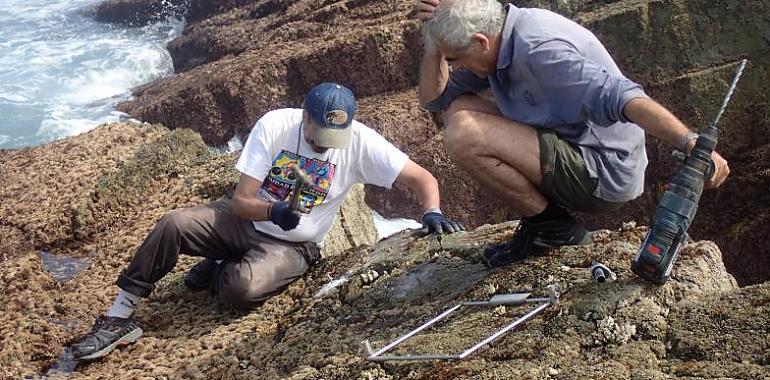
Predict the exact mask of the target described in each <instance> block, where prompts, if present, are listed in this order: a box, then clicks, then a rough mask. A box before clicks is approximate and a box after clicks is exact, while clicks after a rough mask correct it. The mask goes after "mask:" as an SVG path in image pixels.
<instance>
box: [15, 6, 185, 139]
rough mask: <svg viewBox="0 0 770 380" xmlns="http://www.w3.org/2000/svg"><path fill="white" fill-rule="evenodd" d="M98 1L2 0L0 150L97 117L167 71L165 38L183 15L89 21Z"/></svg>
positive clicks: (112, 114) (177, 29)
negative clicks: (126, 23)
mask: <svg viewBox="0 0 770 380" xmlns="http://www.w3.org/2000/svg"><path fill="white" fill-rule="evenodd" d="M100 2H101V0H6V1H3V5H2V7H0V41H2V42H0V134H1V135H3V136H6V138H5V139H4V140H3V141H0V148H4V147H12V148H15V147H22V146H30V145H38V144H41V143H45V142H48V141H51V140H53V139H58V138H62V137H66V136H70V135H74V134H78V133H82V132H84V131H86V130H89V129H91V128H93V127H95V126H97V125H99V124H102V123H104V122H111V121H118V120H122V119H125V115H124V114H121V113H119V112H116V111H115V106H116V105H117V104H118V102H120V101H122V100H126V99H129V98H130V90H131V88H133V87H135V86H138V85H140V84H144V83H147V82H149V81H152V80H154V79H157V78H160V77H163V76H166V75H169V74H171V73H172V72H173V66H172V62H171V57H170V56H169V54H168V52H167V51H166V49H165V45H166V43H168V41H170V40H171V39H172V38H174V37H176V36H178V35H179V34H180V33H181V29H182V27H183V21H181V20H170V21H166V22H161V23H157V24H153V25H149V26H146V27H143V28H123V27H117V26H110V25H106V24H100V23H96V22H94V21H93V20H92V19H90V18H89V17H88V16H86V14H88V13H89V12H88V11H87V10H88V9H91V8H93V7H94V6H96V5H97V4H98V3H100Z"/></svg>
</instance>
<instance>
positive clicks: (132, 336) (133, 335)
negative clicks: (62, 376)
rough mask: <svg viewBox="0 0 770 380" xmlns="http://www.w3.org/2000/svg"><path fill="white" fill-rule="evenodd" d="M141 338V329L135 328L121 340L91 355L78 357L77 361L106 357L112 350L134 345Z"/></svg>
mask: <svg viewBox="0 0 770 380" xmlns="http://www.w3.org/2000/svg"><path fill="white" fill-rule="evenodd" d="M141 336H142V329H141V328H139V327H137V328H136V330H134V331H131V332H130V333H128V334H126V335H124V336H123V337H122V338H120V339H118V340H116V341H115V343H113V344H111V345H109V346H107V347H104V348H102V349H101V350H99V351H96V352H94V353H93V354H90V355H86V356H83V357H80V358H78V360H94V359H99V358H101V357H103V356H107V354H109V353H110V352H112V350H114V349H115V348H116V347H118V346H122V345H126V344H131V343H134V342H136V341H137V340H138V339H139V338H140V337H141Z"/></svg>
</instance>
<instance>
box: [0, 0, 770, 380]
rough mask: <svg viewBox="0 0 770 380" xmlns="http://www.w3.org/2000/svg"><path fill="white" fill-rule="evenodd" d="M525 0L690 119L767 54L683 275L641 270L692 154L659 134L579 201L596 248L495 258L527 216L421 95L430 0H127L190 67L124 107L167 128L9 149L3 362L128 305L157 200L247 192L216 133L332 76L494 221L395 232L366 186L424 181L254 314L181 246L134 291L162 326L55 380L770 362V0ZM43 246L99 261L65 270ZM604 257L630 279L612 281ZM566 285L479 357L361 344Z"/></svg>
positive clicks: (179, 64) (149, 325)
mask: <svg viewBox="0 0 770 380" xmlns="http://www.w3.org/2000/svg"><path fill="white" fill-rule="evenodd" d="M516 3H517V4H518V5H521V6H540V7H545V8H549V7H550V8H551V9H553V10H555V11H558V12H560V13H562V14H565V15H567V16H569V17H572V18H573V19H576V20H578V21H579V22H581V23H582V24H584V25H586V26H588V27H589V28H590V29H592V30H593V31H595V32H596V33H597V35H599V37H600V39H602V41H604V42H606V43H607V46H608V49H610V51H611V53H612V54H613V55H614V56H615V57H616V58H617V60H618V63H619V64H620V65H621V67H622V68H623V69H624V71H625V72H626V73H627V74H628V75H629V76H630V77H632V78H634V79H635V80H637V81H639V82H640V83H642V84H643V85H644V86H645V88H646V90H647V91H648V93H650V94H651V95H652V96H653V97H654V98H656V99H658V100H659V101H660V102H661V103H663V104H665V105H666V106H668V107H670V108H672V109H673V110H674V111H675V112H676V113H677V115H679V116H681V117H682V118H683V119H684V120H685V121H686V122H687V123H688V124H690V125H691V126H693V127H695V126H699V125H705V123H707V122H708V121H709V119H711V118H712V117H713V114H714V113H715V111H716V109H717V108H718V106H719V102H721V99H722V97H723V95H724V91H725V90H726V88H727V81H728V80H729V78H730V76H731V74H732V71H733V69H734V67H735V62H737V61H738V60H739V59H740V58H743V57H746V58H749V60H750V66H749V68H748V70H747V72H746V74H745V76H744V78H743V79H742V81H741V84H740V87H739V90H738V92H737V93H736V95H735V97H734V99H733V101H732V102H731V104H730V107H729V108H728V110H727V112H726V114H725V115H724V116H723V119H722V120H723V121H722V124H721V135H720V142H719V145H718V147H719V150H720V151H721V152H722V153H723V154H724V155H725V157H726V158H727V159H728V160H729V161H730V163H731V168H732V175H731V177H730V179H729V180H728V182H727V183H726V184H725V186H723V187H722V188H721V189H719V190H718V191H709V192H706V193H704V197H703V200H702V202H701V208H700V210H699V213H698V216H697V217H696V219H695V223H694V225H693V228H692V232H693V236H694V237H695V240H696V242H695V243H693V244H689V245H688V246H686V247H685V249H684V251H683V253H682V255H681V257H680V261H679V262H678V263H677V266H676V269H675V272H674V277H673V279H672V281H670V282H669V283H667V284H666V285H664V286H660V287H659V286H652V285H649V284H646V283H644V282H641V281H640V280H639V279H638V278H636V277H635V276H634V275H633V274H632V273H631V272H630V270H629V260H630V258H631V256H633V255H634V254H635V253H636V249H637V247H638V246H639V244H640V240H641V238H642V236H643V235H644V233H645V231H646V227H642V226H643V225H645V224H647V222H648V220H649V217H650V213H651V211H652V210H653V208H654V205H655V203H656V199H657V197H658V196H659V195H660V191H659V189H660V186H661V184H662V183H663V182H664V181H665V179H666V178H667V177H668V176H669V175H670V174H671V173H672V172H673V170H674V168H675V163H674V162H673V161H672V160H671V159H670V158H669V157H668V154H669V152H670V150H669V148H667V147H665V146H663V145H662V144H660V143H658V142H657V141H656V140H654V139H649V140H648V143H647V144H648V152H649V153H650V158H651V164H650V167H649V169H648V180H647V184H646V195H645V196H644V197H642V198H641V199H639V200H637V201H635V202H633V203H632V204H631V205H629V206H626V207H624V208H623V209H622V210H621V211H619V212H617V213H615V214H611V215H607V216H604V217H601V218H596V217H591V216H588V215H581V220H584V221H586V222H587V223H589V224H590V225H591V226H592V227H594V228H595V229H596V231H594V232H593V237H594V240H595V244H593V245H591V246H588V247H572V248H563V249H560V250H557V251H554V252H551V254H550V255H547V256H542V257H534V258H531V259H529V260H526V261H524V262H522V263H520V264H517V265H514V266H512V267H511V268H509V269H505V270H499V271H488V270H487V269H485V267H484V266H483V265H481V264H479V263H478V255H479V253H480V251H481V249H482V247H483V245H484V244H487V243H491V242H498V241H503V240H504V239H507V238H509V237H510V234H511V233H512V232H513V229H514V226H515V222H507V223H502V222H504V221H505V220H508V219H510V218H512V217H513V215H510V214H509V213H508V212H507V211H506V209H505V208H504V207H503V206H504V205H502V204H500V203H499V202H497V201H495V200H493V199H489V196H488V195H487V194H486V193H485V192H484V191H483V189H480V188H478V187H477V186H475V185H474V184H472V183H470V181H467V180H466V178H465V176H464V175H463V174H462V172H460V171H459V170H458V169H457V168H455V167H454V165H453V164H452V163H451V162H450V161H449V160H448V158H447V157H446V154H445V152H444V149H443V145H442V139H441V132H440V126H438V125H437V124H436V120H437V119H436V118H435V115H431V114H430V113H428V112H426V111H424V110H422V109H421V108H420V106H419V104H418V103H417V100H416V94H415V91H414V86H415V84H416V78H417V77H416V70H417V62H418V61H419V54H420V46H419V25H418V23H417V22H416V21H414V20H412V19H410V18H409V13H410V11H411V4H412V2H411V1H404V0H396V1H384V2H383V1H379V2H376V1H370V0H348V1H333V0H329V1H310V0H230V1H223V2H205V1H201V0H188V1H184V2H182V1H181V0H180V1H160V0H110V1H106V2H104V3H103V4H102V5H100V7H99V8H98V9H97V11H96V15H97V16H96V17H97V18H98V19H100V20H103V21H110V22H120V23H126V24H130V25H140V24H142V23H144V22H149V21H152V20H154V19H155V18H157V17H165V16H166V15H172V14H175V13H178V12H184V13H185V15H186V18H187V21H188V24H187V26H186V28H185V31H184V33H183V35H182V36H181V37H179V38H178V39H177V40H175V41H173V42H171V43H170V45H169V50H170V51H171V53H172V57H173V58H174V65H175V68H176V69H177V74H176V75H174V76H171V77H169V78H165V79H162V80H159V81H156V82H153V83H149V84H146V85H143V86H140V87H139V88H137V89H135V98H134V99H133V100H131V101H129V102H126V103H123V104H122V105H121V106H120V108H121V109H122V110H124V111H126V112H128V113H130V114H131V115H132V116H134V117H137V118H139V119H141V120H144V121H147V122H150V123H155V124H114V125H107V126H101V127H99V128H97V129H95V130H93V131H90V132H88V133H85V134H83V135H80V136H76V137H72V138H68V139H65V140H61V141H57V142H54V143H51V144H48V145H45V146H41V147H35V148H26V149H20V150H0V199H2V200H3V201H2V202H1V203H0V236H2V237H3V239H2V240H0V268H1V269H0V289H3V291H2V292H0V305H3V306H2V313H0V379H5V378H8V379H18V378H25V377H26V378H40V377H41V376H42V375H43V374H45V373H46V371H47V370H48V369H49V368H51V367H52V366H55V365H56V363H57V361H58V358H59V355H60V354H61V352H62V348H63V347H64V346H65V345H66V344H67V343H68V342H70V341H71V340H72V339H73V338H74V337H75V336H77V335H78V334H82V333H83V332H85V331H86V330H87V329H88V328H89V326H90V323H91V321H92V320H93V318H94V317H95V316H96V315H97V314H99V313H101V312H102V311H103V310H104V309H105V308H106V307H107V306H108V305H109V303H110V302H111V301H112V299H113V297H114V294H115V293H116V289H115V287H114V286H111V284H112V282H113V281H114V279H115V278H116V276H117V274H118V273H119V271H120V270H121V269H122V268H123V267H124V266H125V265H126V263H127V262H128V260H129V259H130V258H131V255H132V254H133V251H134V250H135V248H136V247H137V246H138V245H139V244H140V243H141V241H142V239H143V238H144V236H145V234H146V233H147V231H148V230H149V229H150V228H151V227H152V226H153V224H154V223H155V222H156V221H157V220H158V218H160V217H161V216H162V215H163V214H164V213H165V212H167V211H169V210H172V209H175V208H180V207H187V206H192V205H196V204H200V203H203V202H207V201H210V200H212V199H216V198H218V197H220V196H222V195H224V194H226V193H227V192H228V191H229V190H230V189H232V187H233V186H234V184H235V181H236V180H237V173H236V172H235V169H234V167H233V166H234V161H235V159H236V154H223V153H220V152H218V151H217V150H216V149H212V148H211V146H215V147H216V146H222V145H224V144H225V143H226V142H227V141H228V140H229V139H230V138H232V137H233V136H239V137H241V138H243V137H245V136H246V135H247V133H248V131H249V129H250V128H251V125H252V124H253V122H254V121H255V120H256V119H257V118H258V117H259V116H261V114H262V113H264V112H266V111H267V110H269V109H272V108H277V107H284V106H298V105H299V103H300V99H301V94H302V93H303V92H304V90H305V89H306V88H307V87H309V86H310V85H311V84H314V83H316V82H319V81H322V80H329V79H333V80H336V81H340V82H343V83H345V84H347V85H349V86H350V87H351V88H353V90H354V91H355V92H356V93H357V94H358V96H359V97H360V98H361V100H360V119H361V120H362V121H364V122H366V123H368V124H369V125H370V126H372V127H373V128H375V129H377V130H378V131H380V132H381V133H382V134H383V135H384V136H385V137H387V138H388V139H390V140H391V141H394V142H395V143H396V145H397V146H399V147H401V148H402V149H403V150H405V151H406V152H408V153H409V154H410V156H411V157H412V159H414V160H415V161H417V162H418V163H420V164H421V165H423V166H425V167H427V168H429V169H430V170H431V171H432V172H434V173H435V174H436V176H437V177H438V178H439V181H440V186H441V190H442V201H443V202H442V203H443V206H442V208H444V209H445V211H446V212H447V213H450V214H452V215H453V216H457V217H459V218H460V219H461V220H463V221H464V222H466V223H467V224H468V225H470V226H473V227H478V228H476V229H474V230H473V231H471V232H468V233H462V234H459V235H456V236H452V237H448V238H445V239H443V240H442V241H437V240H436V239H432V238H426V237H419V236H417V235H415V234H413V233H410V232H403V233H400V234H398V235H397V236H395V237H393V238H390V239H387V240H383V241H380V242H377V241H376V233H375V231H374V227H373V222H372V220H371V217H370V214H369V212H368V208H367V205H366V204H368V205H369V206H371V207H372V208H374V209H376V210H377V211H379V212H381V213H383V214H384V215H386V216H408V217H413V216H414V215H415V214H416V213H417V212H418V210H414V209H412V208H411V207H410V206H406V204H409V203H410V202H404V199H405V198H409V197H410V195H409V194H408V193H407V192H406V191H405V189H400V188H396V189H394V190H391V191H384V190H383V189H377V188H367V189H366V192H365V195H364V191H363V189H357V191H356V192H354V194H353V195H352V196H351V197H350V199H348V201H346V202H347V203H346V205H345V206H344V209H343V211H342V214H341V215H340V217H339V218H338V221H337V225H336V226H335V229H334V232H333V233H332V236H330V240H329V244H328V245H327V247H326V248H325V252H324V262H323V263H322V265H320V266H319V267H317V268H316V269H314V270H313V271H312V272H311V273H310V274H309V275H307V276H306V277H304V278H303V279H301V280H300V281H298V282H297V283H295V284H293V285H292V286H291V287H289V289H287V291H285V292H284V293H283V294H281V295H279V296H276V297H275V298H273V299H271V300H270V301H269V302H268V303H266V304H265V305H264V306H263V307H261V308H260V309H258V310H257V311H255V312H252V313H236V312H233V311H230V310H228V309H226V308H223V307H222V306H221V305H218V304H216V303H214V302H212V300H211V299H210V297H209V296H208V295H206V294H201V293H190V292H188V291H187V290H186V289H185V288H184V286H183V285H182V276H183V275H184V272H185V270H186V269H188V268H189V267H190V266H191V265H192V264H194V263H195V262H196V260H195V259H194V258H189V257H184V258H182V259H181V260H180V263H179V265H178V266H177V268H176V269H175V270H174V272H172V273H171V274H170V275H169V276H167V278H165V279H164V280H162V281H161V283H160V284H159V285H158V290H157V291H156V292H155V293H153V295H152V296H151V298H150V299H149V300H148V301H147V302H145V304H144V305H142V306H141V307H140V308H139V310H138V312H137V320H138V323H139V324H140V325H141V326H142V327H143V328H144V330H145V336H144V337H143V338H142V339H141V340H140V341H139V342H138V343H137V344H134V345H132V346H128V347H126V348H123V349H120V350H118V351H116V352H115V353H113V354H112V355H110V356H109V357H107V358H105V359H104V360H102V361H99V362H95V363H91V364H82V365H80V366H78V368H77V369H76V371H75V372H73V373H70V374H64V373H60V374H58V375H50V376H48V378H57V377H58V378H62V377H67V378H73V379H76V378H77V379H79V378H83V379H91V378H93V379H98V378H116V379H124V378H125V379H139V378H142V379H144V378H146V379H177V378H189V379H211V378H222V379H253V378H265V379H297V380H298V379H454V378H473V379H496V378H522V379H587V378H595V379H664V378H668V379H724V378H731V379H770V341H768V339H767V336H770V327H768V326H770V320H768V318H769V317H768V316H770V285H768V284H770V282H768V279H770V248H768V247H767V244H766V242H765V239H764V238H765V235H766V233H767V231H768V230H770V198H768V197H770V195H768V194H770V193H768V192H767V191H766V190H767V189H768V188H770V170H769V169H768V168H770V145H769V144H770V138H769V136H770V129H768V128H767V126H768V125H770V103H769V102H768V99H767V94H768V93H770V88H768V87H769V86H770V84H768V83H770V81H769V80H768V78H770V75H768V74H769V73H770V66H768V63H767V62H768V60H767V59H766V58H768V56H770V54H769V52H770V35H768V34H767V31H768V30H770V25H768V24H770V20H769V19H767V17H766V16H765V15H766V14H769V13H770V1H767V0H764V1H756V0H755V1H746V2H738V1H732V0H730V1H720V2H717V3H714V2H708V1H705V0H688V1H685V0H674V1H653V0H649V1H637V0H621V1H605V2H594V1H556V2H550V1H549V2H546V1H521V2H516ZM147 10H152V11H151V12H147ZM158 124H162V125H158ZM364 197H365V198H366V199H365V200H366V204H365V203H364ZM496 223H500V224H496ZM637 225H639V226H640V227H637ZM41 250H45V251H47V252H50V253H51V254H54V255H58V256H67V257H72V258H77V259H79V260H83V261H84V262H87V263H88V266H87V267H86V268H85V269H84V270H83V271H82V272H80V273H78V274H77V275H76V276H75V277H74V278H72V279H70V280H68V281H66V282H59V281H57V280H56V279H55V278H54V277H53V276H52V275H51V274H49V273H47V272H46V269H45V267H44V265H43V262H42V260H41V254H40V253H39V251H41ZM592 260H599V261H602V262H604V263H605V264H607V265H609V266H610V267H611V268H613V269H614V270H616V272H617V273H618V277H619V278H618V281H617V282H615V283H607V284H603V285H601V286H599V285H597V284H596V283H595V282H593V281H592V279H591V278H590V276H589V274H588V270H587V268H588V265H589V264H590V262H591V261H592ZM334 280H337V282H336V283H338V284H339V285H338V286H336V287H334V288H333V289H331V290H328V292H326V293H324V295H323V296H322V297H321V296H318V294H319V291H320V290H321V289H324V286H325V285H326V289H329V288H330V286H329V284H330V283H331V282H332V281H334ZM549 284H558V285H560V287H561V288H562V289H563V290H564V294H563V296H562V298H561V300H560V303H559V304H557V305H556V306H555V307H553V308H551V309H550V310H549V311H547V312H546V313H544V314H543V315H541V316H539V317H537V318H535V319H533V320H532V321H531V322H528V323H527V324H526V325H525V326H524V327H523V328H521V329H519V330H517V331H515V332H513V333H511V334H510V335H508V336H506V337H504V338H502V339H500V340H498V341H496V342H495V343H493V344H492V345H491V346H489V347H487V348H485V349H483V350H481V351H480V352H479V353H478V354H477V355H474V356H472V357H471V358H469V359H467V360H464V361H459V362H433V363H431V362H427V363H393V362H385V363H374V362H370V361H367V360H366V359H365V354H364V351H363V350H362V348H361V344H360V343H361V341H363V340H365V339H369V340H371V341H372V343H373V345H375V346H376V347H382V346H383V345H384V344H385V343H386V342H388V341H390V340H392V339H393V338H395V337H397V336H399V335H401V334H403V333H404V332H406V331H407V330H408V329H411V328H413V327H415V326H417V325H419V324H420V323H422V322H424V321H425V320H426V319H428V318H430V317H431V316H435V315H436V314H437V313H438V312H440V311H441V310H443V309H445V308H446V307H449V306H450V305H453V304H455V303H457V302H460V301H463V300H479V299H488V298H489V297H490V296H492V295H494V294H504V293H512V292H522V291H523V292H530V293H533V294H536V295H538V296H539V295H543V294H544V293H543V292H544V290H543V289H544V287H545V286H546V285H549ZM739 285H740V287H739ZM521 312H522V310H520V309H514V308H502V309H499V308H498V309H495V310H493V311H491V312H490V311H486V312H469V313H465V314H463V315H460V316H458V318H457V319H455V320H453V322H452V323H447V324H445V325H441V327H440V328H437V329H435V330H430V331H426V332H425V333H424V334H422V335H421V336H418V337H415V338H414V340H413V341H411V342H410V343H409V344H407V345H405V346H404V347H403V351H402V352H418V351H423V352H425V351H433V352H437V351H438V352H451V351H457V350H459V349H461V348H463V347H467V346H468V345H469V344H471V343H473V342H474V341H477V340H478V339H479V337H483V336H484V334H488V333H489V332H490V329H491V328H493V327H496V326H500V325H503V324H504V323H505V322H506V321H509V320H511V319H512V318H515V316H516V315H520V314H521Z"/></svg>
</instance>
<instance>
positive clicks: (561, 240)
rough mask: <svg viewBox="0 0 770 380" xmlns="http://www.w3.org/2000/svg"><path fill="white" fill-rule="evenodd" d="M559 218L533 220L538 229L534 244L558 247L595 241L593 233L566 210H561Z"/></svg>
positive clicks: (535, 228)
mask: <svg viewBox="0 0 770 380" xmlns="http://www.w3.org/2000/svg"><path fill="white" fill-rule="evenodd" d="M560 211H561V212H560V214H561V215H559V217H558V218H557V219H551V220H546V221H541V222H532V227H533V229H534V230H535V231H536V232H535V239H534V244H535V245H536V246H538V247H543V248H556V247H562V246H565V245H587V244H591V243H593V239H591V234H590V233H589V232H588V230H586V229H585V227H583V226H582V225H580V223H578V222H577V221H576V220H575V218H573V217H572V216H571V215H570V214H569V213H568V212H567V211H566V210H564V209H561V210H560Z"/></svg>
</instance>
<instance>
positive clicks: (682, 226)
mask: <svg viewBox="0 0 770 380" xmlns="http://www.w3.org/2000/svg"><path fill="white" fill-rule="evenodd" d="M745 67H746V60H745V59H744V60H742V61H741V63H740V64H739V66H738V69H737V71H736V73H735V76H734V77H733V81H732V83H731V84H730V88H729V89H728V90H727V96H725V99H724V100H723V101H722V106H721V107H720V109H719V112H718V113H717V116H716V118H715V119H714V122H712V123H711V125H709V127H708V128H706V130H705V131H703V132H702V133H700V135H699V136H698V140H697V141H696V143H695V148H693V150H692V152H690V154H689V155H687V156H684V153H681V152H680V153H679V156H680V157H683V158H684V165H682V167H681V168H680V169H679V171H678V172H677V173H676V174H675V175H674V177H673V178H672V179H671V181H670V182H669V184H668V188H667V189H666V192H665V193H664V194H663V198H661V200H660V202H659V203H658V206H657V208H656V209H655V213H654V214H653V217H652V222H651V223H650V230H649V231H648V232H647V236H646V237H645V239H644V242H643V243H642V246H641V248H640V249H639V252H637V254H636V256H635V257H634V258H633V260H632V262H631V270H632V271H633V272H634V273H636V274H637V275H638V276H639V277H641V278H643V279H645V280H648V281H651V282H654V283H657V284H663V283H665V282H666V281H668V279H669V278H670V277H671V269H672V268H673V267H674V262H675V261H676V258H677V255H678V254H679V249H680V248H681V247H682V245H683V243H684V241H685V239H687V237H688V236H687V228H689V227H690V223H692V220H693V218H694V217H695V213H696V212H697V211H698V201H699V200H700V196H701V192H702V191H703V182H704V178H711V176H712V175H713V174H714V163H713V161H712V160H711V152H713V151H714V148H715V147H716V145H717V137H718V136H719V130H718V129H717V122H719V118H720V117H721V116H722V113H723V112H724V110H725V107H727V102H728V101H729V100H730V97H731V96H732V94H733V91H734V90H735V85H736V84H737V83H738V79H739V78H740V76H741V73H742V72H743V69H744V68H745Z"/></svg>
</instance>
